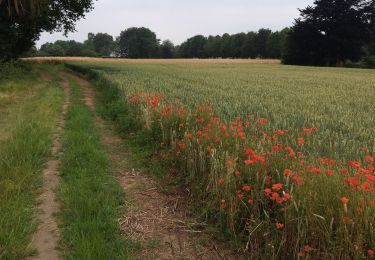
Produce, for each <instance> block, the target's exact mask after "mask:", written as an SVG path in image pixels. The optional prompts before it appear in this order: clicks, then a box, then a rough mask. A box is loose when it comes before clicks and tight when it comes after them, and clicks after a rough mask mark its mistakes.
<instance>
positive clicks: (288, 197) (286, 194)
mask: <svg viewBox="0 0 375 260" xmlns="http://www.w3.org/2000/svg"><path fill="white" fill-rule="evenodd" d="M283 200H284V201H288V200H290V195H289V193H285V194H284V197H283Z"/></svg>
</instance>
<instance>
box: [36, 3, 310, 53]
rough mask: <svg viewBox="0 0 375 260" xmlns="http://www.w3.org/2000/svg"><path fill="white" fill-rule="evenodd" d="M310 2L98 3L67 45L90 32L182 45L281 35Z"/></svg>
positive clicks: (46, 39)
mask: <svg viewBox="0 0 375 260" xmlns="http://www.w3.org/2000/svg"><path fill="white" fill-rule="evenodd" d="M312 3H313V0H98V1H97V2H95V8H94V10H93V11H92V12H90V13H88V14H87V15H86V18H85V19H82V20H80V21H79V22H78V23H77V26H76V31H77V32H75V33H70V34H69V35H68V39H72V40H76V41H81V42H82V41H84V40H85V39H86V38H87V34H88V33H89V32H93V33H98V32H106V33H109V34H111V35H112V36H114V37H116V36H118V35H119V34H120V32H121V31H122V30H124V29H126V28H129V27H133V26H136V27H141V26H144V27H148V28H150V29H151V30H152V31H154V32H155V33H156V35H157V37H158V38H159V39H161V40H166V39H170V40H171V41H172V42H174V43H175V44H180V43H181V42H183V41H185V40H186V39H187V38H189V37H191V36H194V35H197V34H203V35H205V36H207V35H218V34H219V35H221V34H223V33H231V34H232V33H238V32H248V31H256V30H258V29H259V28H270V29H272V30H280V29H282V28H284V27H286V26H290V25H292V23H293V20H294V18H297V17H298V15H299V12H298V10H297V8H304V7H306V6H307V5H309V4H312ZM60 39H64V40H66V39H67V38H65V37H64V36H62V34H61V33H53V34H49V33H43V34H42V36H41V38H40V41H39V42H38V44H37V45H38V47H40V45H41V44H43V43H45V42H54V41H56V40H60Z"/></svg>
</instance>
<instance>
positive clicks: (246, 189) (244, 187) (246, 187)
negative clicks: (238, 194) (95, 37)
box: [242, 185, 251, 191]
mask: <svg viewBox="0 0 375 260" xmlns="http://www.w3.org/2000/svg"><path fill="white" fill-rule="evenodd" d="M242 190H243V191H250V190H251V186H250V185H244V186H243V187H242Z"/></svg>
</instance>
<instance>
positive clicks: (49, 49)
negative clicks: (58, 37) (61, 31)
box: [39, 42, 65, 57]
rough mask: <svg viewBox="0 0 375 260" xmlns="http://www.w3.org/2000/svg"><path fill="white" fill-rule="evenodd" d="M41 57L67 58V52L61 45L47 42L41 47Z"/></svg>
mask: <svg viewBox="0 0 375 260" xmlns="http://www.w3.org/2000/svg"><path fill="white" fill-rule="evenodd" d="M39 55H41V56H53V57H60V56H65V51H64V49H63V47H61V46H60V45H57V44H53V43H49V42H47V43H45V44H43V45H42V46H41V47H40V50H39Z"/></svg>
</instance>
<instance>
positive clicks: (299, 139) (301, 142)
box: [297, 137, 305, 146]
mask: <svg viewBox="0 0 375 260" xmlns="http://www.w3.org/2000/svg"><path fill="white" fill-rule="evenodd" d="M297 141H298V145H300V146H303V144H304V142H305V140H304V139H303V138H302V137H300V138H298V139H297Z"/></svg>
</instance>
